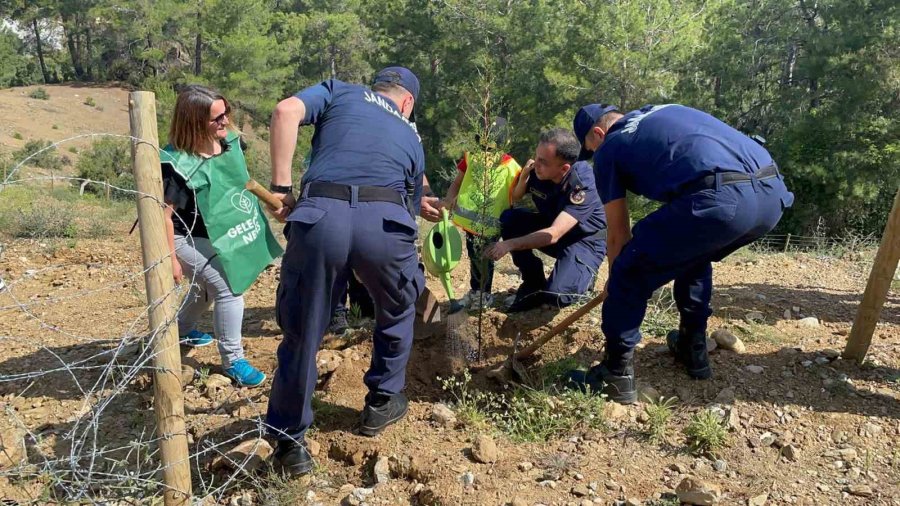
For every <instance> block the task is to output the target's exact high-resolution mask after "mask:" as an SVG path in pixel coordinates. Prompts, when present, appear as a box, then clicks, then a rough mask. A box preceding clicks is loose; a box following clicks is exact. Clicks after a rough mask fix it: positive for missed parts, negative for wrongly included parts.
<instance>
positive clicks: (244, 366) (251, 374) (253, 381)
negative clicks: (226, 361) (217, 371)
mask: <svg viewBox="0 0 900 506" xmlns="http://www.w3.org/2000/svg"><path fill="white" fill-rule="evenodd" d="M225 374H226V375H228V377H230V378H231V379H233V380H234V381H235V383H237V384H238V386H242V387H255V386H258V385H259V384H261V383H262V382H263V381H265V380H266V375H265V373H263V372H262V371H260V370H259V369H257V368H255V367H253V366H252V365H250V362H247V360H245V359H243V358H242V359H240V360H235V361H234V362H233V363H232V364H231V367H229V368H228V369H225Z"/></svg>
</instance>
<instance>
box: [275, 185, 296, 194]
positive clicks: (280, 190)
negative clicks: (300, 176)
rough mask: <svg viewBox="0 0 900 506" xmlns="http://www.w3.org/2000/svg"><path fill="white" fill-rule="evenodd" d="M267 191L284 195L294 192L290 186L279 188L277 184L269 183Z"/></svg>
mask: <svg viewBox="0 0 900 506" xmlns="http://www.w3.org/2000/svg"><path fill="white" fill-rule="evenodd" d="M269 191H271V192H273V193H284V194H288V193H291V192H293V191H294V187H293V186H291V185H288V186H279V185H277V184H272V183H269Z"/></svg>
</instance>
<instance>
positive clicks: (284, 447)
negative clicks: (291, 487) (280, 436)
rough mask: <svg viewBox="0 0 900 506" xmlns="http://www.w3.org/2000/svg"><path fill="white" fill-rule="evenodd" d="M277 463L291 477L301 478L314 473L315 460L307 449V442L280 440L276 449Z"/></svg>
mask: <svg viewBox="0 0 900 506" xmlns="http://www.w3.org/2000/svg"><path fill="white" fill-rule="evenodd" d="M275 462H277V463H278V465H279V466H281V469H282V470H283V471H284V472H285V473H287V474H289V475H291V476H301V475H304V474H307V473H309V472H310V471H312V468H313V459H312V456H311V455H310V454H309V450H307V449H306V442H297V441H294V440H293V439H287V440H279V441H278V447H277V448H276V449H275Z"/></svg>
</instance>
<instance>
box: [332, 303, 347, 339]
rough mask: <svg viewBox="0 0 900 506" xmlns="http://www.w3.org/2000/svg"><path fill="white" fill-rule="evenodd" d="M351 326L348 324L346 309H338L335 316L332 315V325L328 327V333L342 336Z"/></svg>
mask: <svg viewBox="0 0 900 506" xmlns="http://www.w3.org/2000/svg"><path fill="white" fill-rule="evenodd" d="M349 327H350V324H349V323H348V322H347V310H346V309H336V310H335V311H334V314H333V315H331V324H329V325H328V333H329V334H335V335H341V334H343V333H344V332H345V331H346V330H347V329H348V328H349Z"/></svg>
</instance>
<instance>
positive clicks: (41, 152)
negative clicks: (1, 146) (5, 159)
mask: <svg viewBox="0 0 900 506" xmlns="http://www.w3.org/2000/svg"><path fill="white" fill-rule="evenodd" d="M51 146H52V143H51V142H50V141H44V140H40V139H37V140H33V141H28V142H27V143H25V146H24V147H23V148H22V149H20V150H18V151H16V152H15V153H13V160H15V161H16V162H17V163H21V162H22V161H23V160H25V159H26V158H28V162H26V165H30V166H32V167H40V168H42V169H49V170H59V169H61V168H62V167H63V166H64V165H65V163H64V161H63V159H62V158H60V156H59V154H57V152H56V148H55V147H51ZM29 157H31V158H29Z"/></svg>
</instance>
